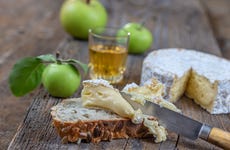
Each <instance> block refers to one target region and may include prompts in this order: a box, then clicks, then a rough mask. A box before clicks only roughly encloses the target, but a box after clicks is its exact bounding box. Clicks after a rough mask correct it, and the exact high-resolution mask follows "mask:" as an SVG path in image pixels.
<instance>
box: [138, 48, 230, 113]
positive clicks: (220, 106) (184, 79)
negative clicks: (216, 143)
mask: <svg viewBox="0 0 230 150" xmlns="http://www.w3.org/2000/svg"><path fill="white" fill-rule="evenodd" d="M152 78H156V79H158V80H159V81H160V82H162V83H163V84H164V86H165V89H164V90H165V95H164V98H165V99H167V100H169V101H171V102H175V101H176V100H178V99H179V98H180V97H181V95H183V94H184V93H185V94H186V95H188V96H189V97H190V98H192V99H194V101H195V102H196V103H198V104H199V105H201V106H202V107H203V108H204V109H206V110H207V111H208V112H210V113H212V114H220V113H229V112H230V62H229V61H228V60H226V59H223V58H220V57H217V56H214V55H211V54H206V53H203V52H198V51H194V50H186V49H177V48H173V49H161V50H156V51H153V52H151V53H150V54H149V55H148V56H147V57H146V58H145V59H144V61H143V68H142V75H141V85H144V84H146V82H148V81H149V80H151V79H152ZM204 87H205V88H204ZM198 89H199V90H198Z"/></svg>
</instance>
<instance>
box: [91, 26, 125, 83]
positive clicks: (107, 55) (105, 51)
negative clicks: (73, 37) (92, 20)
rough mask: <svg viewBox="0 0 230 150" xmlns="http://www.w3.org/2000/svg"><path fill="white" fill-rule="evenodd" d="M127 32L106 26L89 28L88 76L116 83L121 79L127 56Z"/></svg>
mask: <svg viewBox="0 0 230 150" xmlns="http://www.w3.org/2000/svg"><path fill="white" fill-rule="evenodd" d="M128 43H129V33H128V32H126V31H125V30H122V29H119V28H114V27H106V28H95V29H90V30H89V76H90V78H91V79H105V80H107V81H109V82H110V83H118V82H120V81H121V80H122V79H123V76H124V72H125V69H126V60H127V56H128Z"/></svg>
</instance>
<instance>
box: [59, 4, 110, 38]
mask: <svg viewBox="0 0 230 150" xmlns="http://www.w3.org/2000/svg"><path fill="white" fill-rule="evenodd" d="M60 21H61V24H62V26H63V28H64V29H65V31H66V32H67V33H69V34H70V35H72V36H73V37H76V38H78V39H83V40H86V39H87V38H88V30H89V29H93V28H95V27H105V26H106V24H107V12H106V10H105V8H104V6H103V5H102V4H101V3H100V2H99V1H97V0H66V1H65V2H64V3H63V5H62V7H61V10H60Z"/></svg>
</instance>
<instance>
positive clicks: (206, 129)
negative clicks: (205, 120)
mask: <svg viewBox="0 0 230 150" xmlns="http://www.w3.org/2000/svg"><path fill="white" fill-rule="evenodd" d="M211 129H212V127H210V126H209V125H206V124H203V125H202V127H201V129H200V132H199V137H200V138H201V139H204V140H206V141H207V140H208V136H209V134H210V131H211Z"/></svg>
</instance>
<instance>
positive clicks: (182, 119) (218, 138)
mask: <svg viewBox="0 0 230 150" xmlns="http://www.w3.org/2000/svg"><path fill="white" fill-rule="evenodd" d="M120 93H121V95H122V97H123V98H125V99H126V100H127V101H128V102H129V103H130V104H131V105H132V106H133V108H134V109H138V108H139V109H141V111H142V112H143V113H144V114H146V115H151V116H154V117H157V118H158V119H159V123H160V124H161V125H162V126H164V127H165V128H166V129H168V130H170V131H173V132H175V133H177V134H180V135H182V136H184V137H187V138H189V139H192V140H195V139H197V138H201V139H203V140H205V141H207V142H209V143H212V144H214V145H216V146H219V147H221V148H224V149H227V150H230V133H229V132H227V131H224V130H222V129H219V128H216V127H211V126H209V125H207V124H203V123H201V122H198V121H196V120H193V119H191V118H189V117H186V116H184V115H182V114H180V113H177V112H175V111H172V110H169V109H167V108H164V107H161V106H160V105H158V104H155V103H153V102H150V101H147V100H146V102H145V104H144V105H141V104H139V103H136V102H134V101H133V100H131V96H130V95H129V94H126V93H124V92H120Z"/></svg>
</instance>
